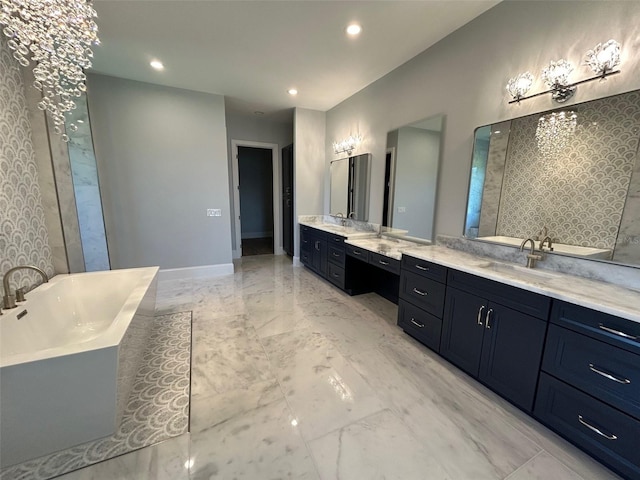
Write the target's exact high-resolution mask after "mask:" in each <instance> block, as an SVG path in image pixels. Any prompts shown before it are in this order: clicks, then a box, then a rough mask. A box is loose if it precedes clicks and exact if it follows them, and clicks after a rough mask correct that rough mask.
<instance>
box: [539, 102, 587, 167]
mask: <svg viewBox="0 0 640 480" xmlns="http://www.w3.org/2000/svg"><path fill="white" fill-rule="evenodd" d="M577 123H578V115H577V114H576V112H573V111H567V112H553V113H549V114H547V115H543V116H541V117H540V119H539V120H538V128H537V129H536V140H537V142H538V150H539V151H540V154H541V155H542V156H543V157H544V158H547V159H548V158H554V157H557V156H558V155H559V154H561V153H563V152H564V151H565V150H566V148H567V147H568V146H569V141H570V138H571V136H572V135H573V134H574V133H575V131H576V125H577Z"/></svg>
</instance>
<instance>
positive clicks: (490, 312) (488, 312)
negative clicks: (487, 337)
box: [484, 308, 493, 330]
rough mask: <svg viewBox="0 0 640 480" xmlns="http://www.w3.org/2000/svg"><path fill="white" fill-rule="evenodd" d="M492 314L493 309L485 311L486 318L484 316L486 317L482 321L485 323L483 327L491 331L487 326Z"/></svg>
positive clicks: (489, 326)
mask: <svg viewBox="0 0 640 480" xmlns="http://www.w3.org/2000/svg"><path fill="white" fill-rule="evenodd" d="M492 313H493V308H490V309H489V310H488V311H487V316H486V317H485V319H484V323H485V325H486V326H487V328H488V329H489V330H491V325H489V320H491V314H492Z"/></svg>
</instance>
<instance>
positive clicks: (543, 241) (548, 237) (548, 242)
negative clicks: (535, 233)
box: [539, 235, 553, 252]
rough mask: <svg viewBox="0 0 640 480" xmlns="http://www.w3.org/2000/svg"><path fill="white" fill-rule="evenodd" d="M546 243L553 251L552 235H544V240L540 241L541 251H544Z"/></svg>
mask: <svg viewBox="0 0 640 480" xmlns="http://www.w3.org/2000/svg"><path fill="white" fill-rule="evenodd" d="M545 243H546V244H547V245H548V247H549V251H550V252H553V243H552V241H551V237H550V236H548V235H547V236H546V237H544V240H541V241H540V247H539V249H540V251H544V245H545Z"/></svg>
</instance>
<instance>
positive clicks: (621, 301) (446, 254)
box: [401, 245, 640, 323]
mask: <svg viewBox="0 0 640 480" xmlns="http://www.w3.org/2000/svg"><path fill="white" fill-rule="evenodd" d="M401 250H402V252H401V253H404V254H406V255H411V256H412V257H416V258H419V259H421V260H426V261H428V262H433V263H437V264H439V265H443V266H445V267H450V268H454V269H456V270H460V271H463V272H467V273H471V274H473V275H477V276H480V277H484V278H487V279H489V280H495V281H497V282H500V283H504V284H506V285H512V286H514V287H518V288H522V289H524V290H529V291H531V292H535V293H540V294H542V295H546V296H549V297H552V298H557V299H558V300H564V301H567V302H570V303H574V304H576V305H582V306H584V307H587V308H591V309H593V310H597V311H599V312H603V313H609V314H611V315H616V316H618V317H622V318H626V319H628V320H632V321H634V322H639V323H640V292H638V291H636V290H632V289H629V288H624V287H620V286H618V285H613V284H610V283H605V282H600V281H597V280H591V279H588V278H582V277H576V276H573V275H568V274H566V273H561V272H556V271H551V270H544V269H541V268H534V269H528V268H526V267H525V266H524V260H525V257H524V255H523V265H518V264H514V263H510V262H505V261H502V260H495V259H493V258H489V257H480V256H477V255H473V254H470V253H466V252H461V251H459V250H453V249H451V248H447V247H442V246H437V245H434V246H429V245H424V246H419V247H416V248H403V249H401Z"/></svg>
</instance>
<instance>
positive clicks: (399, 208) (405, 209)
mask: <svg viewBox="0 0 640 480" xmlns="http://www.w3.org/2000/svg"><path fill="white" fill-rule="evenodd" d="M406 212H407V207H398V213H406Z"/></svg>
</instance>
